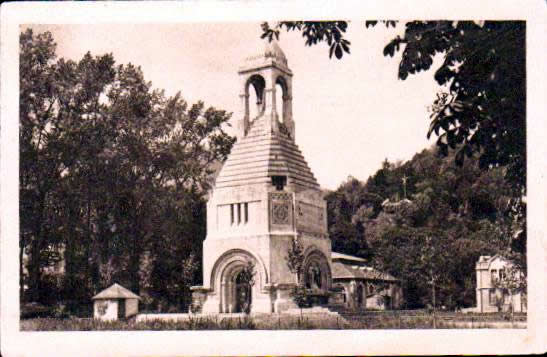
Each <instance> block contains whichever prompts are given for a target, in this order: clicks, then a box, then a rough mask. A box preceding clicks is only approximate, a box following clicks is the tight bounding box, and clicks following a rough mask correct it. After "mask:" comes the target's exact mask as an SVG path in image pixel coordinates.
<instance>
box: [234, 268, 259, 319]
mask: <svg viewBox="0 0 547 357" xmlns="http://www.w3.org/2000/svg"><path fill="white" fill-rule="evenodd" d="M255 275H256V269H255V264H254V263H253V261H251V260H248V261H247V264H245V266H243V269H242V270H241V272H240V273H239V275H238V278H239V281H240V283H241V284H243V285H244V286H246V290H247V296H251V289H252V287H253V286H254V284H255ZM244 304H245V305H244V306H243V307H242V310H243V312H244V313H246V314H248V313H250V312H251V304H252V302H250V300H249V299H247V300H246V301H245V302H244Z"/></svg>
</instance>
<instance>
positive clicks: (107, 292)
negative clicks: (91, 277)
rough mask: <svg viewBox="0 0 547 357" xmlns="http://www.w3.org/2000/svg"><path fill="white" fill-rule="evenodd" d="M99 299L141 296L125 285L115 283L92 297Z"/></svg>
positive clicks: (137, 297)
mask: <svg viewBox="0 0 547 357" xmlns="http://www.w3.org/2000/svg"><path fill="white" fill-rule="evenodd" d="M97 299H140V297H139V296H138V295H136V294H134V293H132V292H131V291H129V290H127V289H126V288H124V287H123V286H121V285H119V284H114V285H112V286H111V287H109V288H107V289H104V290H103V291H101V292H100V293H98V294H97V295H95V296H93V297H92V300H97Z"/></svg>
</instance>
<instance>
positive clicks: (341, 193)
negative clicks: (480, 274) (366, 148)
mask: <svg viewBox="0 0 547 357" xmlns="http://www.w3.org/2000/svg"><path fill="white" fill-rule="evenodd" d="M454 155H455V154H450V155H448V156H446V157H441V156H440V155H439V153H438V149H437V148H436V147H434V148H431V149H427V150H423V151H422V152H420V153H417V154H416V155H414V157H413V158H412V159H411V160H409V161H406V162H404V163H403V162H397V163H391V162H388V161H387V160H386V161H384V162H383V164H382V168H381V169H379V170H378V171H377V172H376V173H375V174H374V175H373V176H371V177H370V178H369V179H368V180H367V181H366V182H361V181H359V180H357V179H355V178H352V177H349V178H348V180H347V181H346V182H345V183H343V184H342V185H340V187H339V188H338V189H337V190H336V191H333V192H330V193H328V194H327V195H326V199H327V204H328V225H329V234H330V238H331V239H332V247H333V250H334V251H337V252H341V253H347V254H354V255H359V256H361V257H363V258H365V259H367V260H368V261H369V264H370V265H372V266H374V267H376V268H378V269H380V270H385V271H387V272H389V273H391V274H392V275H394V276H396V277H398V278H400V279H401V280H402V284H403V289H404V294H405V299H406V301H407V306H408V307H409V308H415V307H422V306H427V305H432V304H433V294H432V290H433V288H434V289H435V290H436V292H435V297H436V306H442V305H444V306H446V307H449V308H454V307H457V306H459V307H463V306H472V305H473V304H474V300H475V283H474V280H475V275H474V274H475V263H476V262H477V260H478V258H479V256H481V255H493V254H496V253H501V254H504V255H505V256H510V257H511V258H513V259H516V261H518V264H519V266H520V267H522V268H523V269H525V268H526V266H525V249H526V246H525V243H526V232H525V226H524V225H523V223H522V220H518V219H515V215H517V214H524V212H515V211H514V210H515V208H516V207H519V208H522V205H518V206H516V205H515V204H514V199H513V196H512V191H511V189H510V185H509V184H508V183H507V182H506V180H505V179H504V174H505V172H504V169H502V168H498V169H495V170H489V171H484V170H481V169H480V167H479V166H480V165H479V162H478V161H477V160H473V159H471V160H466V161H465V163H464V164H463V165H462V166H458V165H457V164H456V163H455V161H454V157H453V156H454Z"/></svg>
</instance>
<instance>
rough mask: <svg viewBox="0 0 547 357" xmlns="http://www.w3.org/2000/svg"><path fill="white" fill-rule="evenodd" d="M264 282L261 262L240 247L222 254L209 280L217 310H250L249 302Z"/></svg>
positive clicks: (251, 309)
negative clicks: (214, 293) (216, 300)
mask: <svg viewBox="0 0 547 357" xmlns="http://www.w3.org/2000/svg"><path fill="white" fill-rule="evenodd" d="M267 281H268V278H267V275H266V270H265V267H264V264H263V263H262V261H259V260H258V259H257V258H256V257H255V256H254V255H253V254H251V253H249V252H248V251H246V250H243V249H233V250H230V251H227V252H225V253H224V254H222V255H221V256H220V257H219V258H218V259H217V261H216V263H215V265H214V267H213V270H212V272H211V282H212V286H214V290H215V291H217V292H218V294H219V295H218V296H219V303H220V306H219V312H222V313H237V312H251V311H253V306H252V304H253V301H256V298H257V296H258V295H260V293H261V290H260V289H261V287H262V286H263V285H264V284H265V283H266V282H267Z"/></svg>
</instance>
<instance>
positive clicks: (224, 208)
mask: <svg viewBox="0 0 547 357" xmlns="http://www.w3.org/2000/svg"><path fill="white" fill-rule="evenodd" d="M238 73H239V78H240V84H241V92H240V94H239V98H240V100H241V112H240V113H238V114H239V115H238V117H237V120H238V121H237V125H236V128H237V142H236V143H235V144H234V146H233V148H232V151H231V153H230V154H229V156H228V158H227V159H226V161H225V163H224V165H223V167H222V169H221V170H220V172H219V174H218V176H217V178H216V181H215V184H214V187H213V189H212V190H211V192H210V193H209V199H208V203H207V236H206V239H205V240H204V242H203V286H195V287H193V288H192V290H193V305H194V306H199V310H200V311H201V312H202V313H237V312H244V311H245V309H246V308H247V307H250V312H263V313H272V312H276V313H277V312H283V311H286V310H288V309H291V308H295V307H296V305H295V303H294V302H293V300H292V298H291V296H290V293H291V291H292V289H293V287H294V286H295V285H296V283H297V281H296V276H295V274H293V273H291V272H290V271H289V268H288V266H287V263H286V259H285V257H286V256H287V254H288V251H289V249H290V246H291V241H292V240H294V239H298V241H299V242H300V244H301V245H302V247H303V253H304V264H303V270H302V271H303V274H302V278H303V279H304V284H305V286H307V287H308V288H310V289H312V290H313V292H314V295H315V296H316V297H317V299H316V300H315V301H316V302H317V303H320V304H325V300H324V299H321V297H327V296H328V293H329V291H330V290H331V288H332V282H333V276H332V260H331V241H330V239H329V236H328V231H327V207H326V201H325V200H324V198H323V194H322V191H321V189H320V187H319V184H318V183H317V180H316V179H315V177H314V175H313V173H312V172H311V170H310V168H309V167H308V165H307V163H306V160H305V159H304V157H303V156H302V153H301V152H300V150H299V149H298V146H297V145H296V143H295V124H294V119H293V115H292V100H293V97H292V77H293V73H292V71H291V70H290V69H289V67H288V63H287V58H286V57H285V54H284V53H283V51H282V50H281V48H280V47H279V45H278V44H277V42H275V41H272V42H271V43H268V44H266V46H265V49H264V50H263V51H262V52H260V53H258V54H256V55H255V56H251V57H248V58H247V59H246V60H245V62H244V64H243V66H242V67H240V69H239V72H238ZM251 91H254V94H256V103H250V97H251V96H250V93H251ZM277 91H281V92H282V93H280V94H281V96H280V95H279V93H277ZM279 98H281V101H282V103H276V99H277V100H278V99H279ZM251 105H255V106H256V108H255V109H256V110H255V111H256V115H254V117H251V110H250V108H251ZM277 108H279V110H278V109H277ZM249 263H251V264H252V266H253V267H254V271H255V275H254V279H253V280H254V281H253V284H246V283H245V282H244V279H243V275H244V271H245V269H246V268H245V267H246V266H249Z"/></svg>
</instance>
